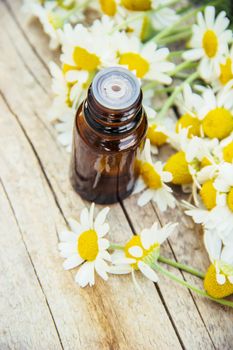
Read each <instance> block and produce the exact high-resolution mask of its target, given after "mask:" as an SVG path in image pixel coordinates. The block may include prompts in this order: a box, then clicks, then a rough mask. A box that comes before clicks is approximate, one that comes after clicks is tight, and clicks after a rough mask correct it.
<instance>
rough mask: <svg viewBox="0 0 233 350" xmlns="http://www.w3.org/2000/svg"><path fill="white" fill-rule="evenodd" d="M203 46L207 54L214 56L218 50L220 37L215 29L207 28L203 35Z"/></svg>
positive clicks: (210, 56)
mask: <svg viewBox="0 0 233 350" xmlns="http://www.w3.org/2000/svg"><path fill="white" fill-rule="evenodd" d="M202 46H203V49H204V50H205V53H206V55H207V56H208V57H209V58H213V57H214V56H215V55H216V53H217V51H218V38H217V36H216V34H215V32H214V31H213V30H207V31H206V32H205V34H204V36H203V40H202Z"/></svg>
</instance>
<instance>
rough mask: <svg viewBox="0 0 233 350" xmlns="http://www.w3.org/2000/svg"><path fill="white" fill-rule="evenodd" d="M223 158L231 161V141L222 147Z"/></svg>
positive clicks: (232, 152) (232, 156)
mask: <svg viewBox="0 0 233 350" xmlns="http://www.w3.org/2000/svg"><path fill="white" fill-rule="evenodd" d="M223 159H224V160H225V162H228V163H232V162H233V141H232V142H230V143H229V144H228V145H227V146H225V147H224V148H223Z"/></svg>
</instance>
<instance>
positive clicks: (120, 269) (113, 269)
mask: <svg viewBox="0 0 233 350" xmlns="http://www.w3.org/2000/svg"><path fill="white" fill-rule="evenodd" d="M131 271H132V267H131V266H129V265H117V266H110V268H109V273H112V274H115V275H125V274H128V273H131Z"/></svg>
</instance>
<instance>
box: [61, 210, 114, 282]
mask: <svg viewBox="0 0 233 350" xmlns="http://www.w3.org/2000/svg"><path fill="white" fill-rule="evenodd" d="M108 212H109V208H107V207H106V208H104V209H102V210H101V211H100V212H99V213H98V214H97V216H96V219H95V220H94V218H93V217H94V203H93V204H92V205H91V207H90V210H89V211H88V209H87V208H84V209H83V210H82V212H81V215H80V223H79V222H77V221H75V220H73V219H70V220H69V225H70V228H71V231H68V230H65V231H62V232H61V233H60V235H59V237H60V241H61V243H59V250H60V253H61V256H62V257H63V258H66V260H65V261H64V263H63V267H64V269H65V270H69V269H73V268H75V267H79V270H78V272H77V274H76V276H75V281H76V282H77V283H78V284H79V286H80V287H85V286H87V285H88V284H89V285H90V286H93V285H94V283H95V272H97V274H98V275H99V276H100V277H101V278H103V279H104V280H107V279H108V275H107V272H109V265H108V264H107V263H106V261H110V262H111V256H110V254H109V253H108V251H107V249H108V248H109V241H108V240H107V239H106V238H104V236H105V235H106V234H107V233H108V231H109V225H108V224H107V223H105V220H106V216H107V214H108ZM105 260H106V261H105Z"/></svg>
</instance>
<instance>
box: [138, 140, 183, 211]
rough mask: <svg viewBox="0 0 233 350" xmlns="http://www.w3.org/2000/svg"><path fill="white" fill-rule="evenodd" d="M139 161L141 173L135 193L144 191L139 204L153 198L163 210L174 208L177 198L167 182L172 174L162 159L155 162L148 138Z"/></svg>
mask: <svg viewBox="0 0 233 350" xmlns="http://www.w3.org/2000/svg"><path fill="white" fill-rule="evenodd" d="M137 162H138V168H139V174H140V175H139V179H138V180H137V183H136V186H135V190H134V194H136V193H140V192H142V191H143V193H142V194H141V195H140V197H139V199H138V205H140V206H144V205H146V204H147V203H148V202H150V201H151V200H153V201H154V202H155V203H156V204H157V205H158V207H159V209H160V210H161V211H165V210H167V208H168V207H170V208H174V207H175V205H176V200H175V198H174V197H173V195H172V189H171V188H170V187H169V186H167V185H166V184H165V183H166V182H170V181H171V180H172V175H171V173H169V172H168V171H164V170H163V164H162V163H161V162H160V161H158V162H156V163H153V161H152V158H151V151H150V141H149V139H147V140H146V143H145V147H144V150H143V152H142V153H141V154H140V155H139V157H138V159H137Z"/></svg>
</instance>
